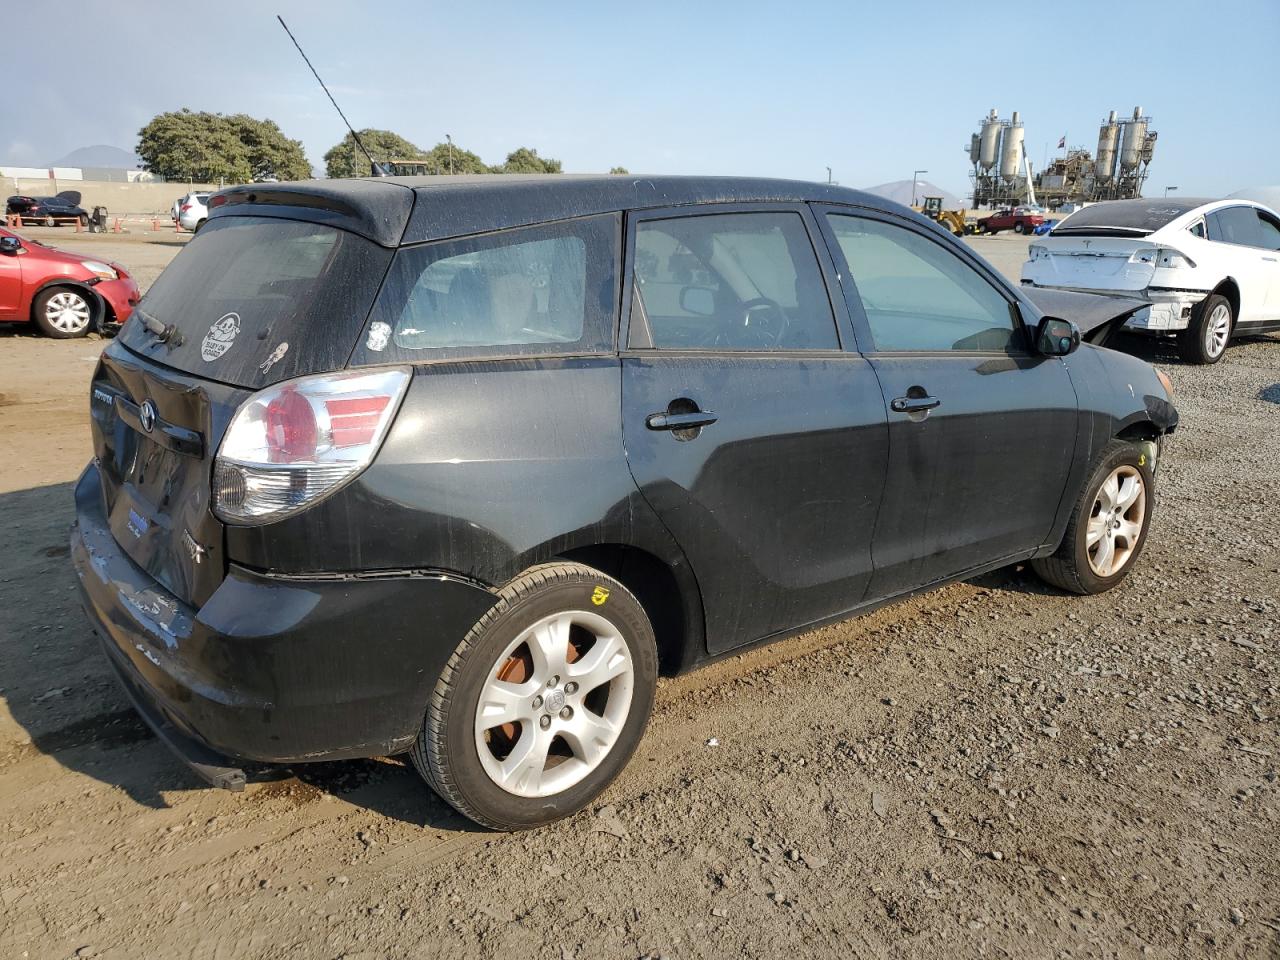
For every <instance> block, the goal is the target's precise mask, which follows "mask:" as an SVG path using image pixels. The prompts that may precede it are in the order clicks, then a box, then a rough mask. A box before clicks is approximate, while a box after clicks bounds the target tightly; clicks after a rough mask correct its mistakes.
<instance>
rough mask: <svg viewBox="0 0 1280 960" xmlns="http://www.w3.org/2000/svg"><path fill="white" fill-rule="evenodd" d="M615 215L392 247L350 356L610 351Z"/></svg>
mask: <svg viewBox="0 0 1280 960" xmlns="http://www.w3.org/2000/svg"><path fill="white" fill-rule="evenodd" d="M620 226H621V221H620V219H619V218H618V217H617V216H616V215H614V214H608V215H605V216H597V217H584V218H581V219H577V220H564V221H560V222H558V223H550V224H541V225H539V226H534V227H522V228H519V229H513V230H503V231H500V232H497V233H490V234H485V235H483V236H478V237H467V238H464V239H461V240H446V241H440V242H436V243H428V244H423V245H420V246H415V247H406V248H404V249H402V250H400V251H399V252H398V253H397V254H396V257H395V261H394V262H393V263H392V265H391V270H390V272H389V273H388V275H387V282H386V283H385V284H384V286H383V288H382V292H381V293H380V294H379V295H378V301H377V303H376V304H375V305H374V308H373V312H372V313H371V314H370V316H369V323H368V326H367V327H366V329H365V332H364V335H363V336H361V337H360V342H359V343H358V344H357V346H356V351H355V354H354V355H353V356H352V362H353V363H356V364H361V363H366V364H367V363H387V362H397V361H406V360H408V361H415V360H433V359H457V358H468V359H470V358H477V357H491V356H539V355H550V354H582V353H599V352H604V351H609V350H612V348H613V330H614V324H613V319H614V314H615V307H616V304H617V302H618V292H617V289H618V280H617V262H618V241H619V235H620Z"/></svg>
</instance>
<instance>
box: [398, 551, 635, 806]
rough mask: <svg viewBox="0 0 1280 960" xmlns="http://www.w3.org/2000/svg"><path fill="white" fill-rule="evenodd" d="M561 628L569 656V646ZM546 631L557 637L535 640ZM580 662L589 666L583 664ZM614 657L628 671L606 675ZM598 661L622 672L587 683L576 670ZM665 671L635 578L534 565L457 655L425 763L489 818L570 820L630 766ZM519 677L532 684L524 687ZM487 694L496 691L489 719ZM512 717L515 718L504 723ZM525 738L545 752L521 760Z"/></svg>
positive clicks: (419, 758)
mask: <svg viewBox="0 0 1280 960" xmlns="http://www.w3.org/2000/svg"><path fill="white" fill-rule="evenodd" d="M561 634H563V636H564V638H565V640H564V643H565V647H564V649H565V650H566V651H567V656H565V655H560V654H558V653H557V649H558V648H559V644H558V642H557V641H559V639H560V636H561ZM539 636H541V637H542V639H543V642H544V643H546V644H547V646H545V647H543V646H541V645H536V646H535V644H537V638H538V637H539ZM601 643H607V644H608V646H606V647H603V648H601V652H600V654H598V655H597V656H602V657H606V658H607V659H606V664H605V665H599V667H600V669H598V670H591V668H592V667H593V666H595V664H594V661H593V659H592V658H593V651H594V650H595V649H596V648H595V646H594V645H591V644H601ZM584 648H585V649H584ZM619 657H624V658H627V659H628V660H629V662H624V661H623V660H619V659H618V658H619ZM575 663H577V664H581V665H583V666H580V667H579V668H578V672H575V667H574V664H575ZM606 665H607V666H608V667H609V669H610V670H617V671H619V672H618V673H617V674H616V675H611V674H608V673H606V671H605V670H604V667H605V666H606ZM587 670H591V672H593V673H595V674H596V675H597V676H606V675H609V676H610V677H611V678H610V679H608V680H606V681H605V682H603V683H601V684H599V685H597V686H595V687H594V688H592V689H587V688H586V686H587V684H586V682H585V681H584V682H582V683H581V685H580V686H579V684H578V683H577V682H576V681H575V680H574V678H575V677H585V676H587V675H588V673H587V672H586V671H587ZM628 671H629V673H628ZM657 679H658V654H657V646H656V644H655V642H654V636H653V628H652V626H651V625H650V623H649V618H648V616H647V615H646V614H645V612H644V608H643V607H642V606H641V605H640V602H639V601H638V600H636V598H635V597H634V596H633V595H632V594H631V592H630V591H629V590H627V588H626V587H624V586H623V585H622V584H621V583H619V582H618V581H617V580H614V579H613V578H612V577H609V576H606V575H605V574H603V573H600V572H599V571H597V570H594V569H592V568H591V567H587V566H583V565H582V564H577V563H548V564H542V565H540V566H536V567H531V568H530V569H529V570H527V571H525V572H524V573H523V574H521V575H520V576H519V577H517V578H516V579H515V580H513V581H512V582H511V583H509V584H507V585H506V586H505V587H504V588H503V589H502V590H501V591H500V592H499V593H498V601H497V603H495V604H494V606H493V607H492V608H491V609H490V610H489V612H488V613H486V614H485V615H484V616H483V617H481V618H480V620H479V621H478V622H477V623H476V625H475V626H474V627H472V628H471V630H470V631H469V632H468V633H467V635H466V637H465V638H463V640H462V642H461V643H460V644H458V647H457V649H456V650H454V652H453V654H452V656H450V658H449V661H448V663H447V664H446V665H445V668H444V670H443V671H442V672H441V675H440V678H439V680H438V681H437V682H436V686H435V689H434V690H433V691H432V694H431V699H430V702H429V703H428V705H427V711H426V717H425V718H424V720H423V724H422V729H421V731H420V732H419V734H418V738H417V741H416V742H415V743H414V746H413V750H412V754H411V756H412V759H413V765H414V766H415V767H416V768H417V770H418V773H420V774H421V775H422V777H423V779H425V780H426V781H427V783H428V784H429V785H430V786H431V788H432V789H433V790H434V791H435V792H436V793H437V794H439V795H440V797H441V798H442V799H444V800H445V801H446V802H447V803H449V804H450V805H451V806H453V807H454V809H456V810H457V811H458V812H459V813H461V814H463V815H464V816H466V817H469V818H470V819H472V820H474V821H475V822H476V823H478V824H480V825H482V826H485V827H489V828H490V829H493V830H525V829H528V828H530V827H537V826H541V825H543V824H546V823H550V822H552V821H553V820H559V819H561V818H562V817H567V816H569V815H570V814H572V813H574V812H576V811H578V810H580V809H581V808H582V807H584V806H586V805H587V804H588V803H590V802H591V801H592V800H594V799H595V798H596V797H597V796H599V795H600V793H601V792H602V791H603V790H604V789H605V788H606V787H607V786H608V785H609V784H610V783H611V782H612V781H613V779H614V777H616V776H617V775H618V773H619V772H620V771H621V770H622V768H623V767H624V766H626V764H627V761H628V760H629V759H630V758H631V755H632V753H634V752H635V748H636V746H637V744H639V742H640V738H641V736H642V735H643V734H644V729H645V726H646V725H647V724H648V722H649V714H650V713H651V712H652V710H653V695H654V689H655V688H656V686H657ZM516 687H524V688H525V689H524V690H523V691H521V692H519V693H513V691H514V689H515V688H516ZM574 687H578V689H576V690H575V689H574ZM600 691H604V693H603V695H602V694H601V693H600ZM482 694H485V695H487V696H489V697H491V698H492V699H490V700H489V701H488V707H489V708H490V710H491V711H492V715H491V716H489V717H487V718H486V719H484V720H481V719H480V715H479V711H480V709H481V705H482V703H483V700H482ZM564 711H569V712H570V714H569V715H566V713H565V712H564ZM502 716H507V717H511V718H513V719H512V720H510V721H508V722H506V723H505V724H502V723H501V722H500V721H499V720H498V718H500V717H502ZM521 718H527V719H521ZM495 721H498V722H495ZM610 721H612V722H611V723H610ZM491 724H492V725H491ZM587 731H591V732H592V734H594V736H591V737H588V736H586V735H585V734H586V732H587ZM596 736H598V737H601V738H603V739H605V740H608V743H607V744H604V743H601V742H598V741H597V740H596V739H595V738H594V737H596ZM526 737H531V738H532V739H526ZM522 744H529V745H530V746H531V748H532V749H533V751H534V753H533V759H531V760H530V761H529V762H526V763H520V762H519V759H520V758H521V757H522V756H524V753H522ZM548 746H549V747H551V748H552V749H551V752H550V753H548V752H547V748H548ZM539 748H541V754H540V755H541V757H542V760H541V764H540V763H539V761H538V759H537V758H538V756H539V753H538V749H539ZM593 752H595V753H596V755H595V756H590V754H591V753H593ZM566 754H567V756H566ZM504 784H505V785H504Z"/></svg>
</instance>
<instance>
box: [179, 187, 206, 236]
mask: <svg viewBox="0 0 1280 960" xmlns="http://www.w3.org/2000/svg"><path fill="white" fill-rule="evenodd" d="M209 196H210V195H209V194H208V193H188V194H187V195H186V196H185V197H183V198H182V199H181V200H180V201H179V202H178V223H179V224H181V225H182V229H183V230H190V231H191V232H192V233H194V232H195V231H197V230H199V229H200V228H201V227H202V226H203V225H204V222H205V221H206V220H208V219H209Z"/></svg>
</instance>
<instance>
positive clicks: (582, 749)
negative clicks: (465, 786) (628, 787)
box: [475, 610, 635, 797]
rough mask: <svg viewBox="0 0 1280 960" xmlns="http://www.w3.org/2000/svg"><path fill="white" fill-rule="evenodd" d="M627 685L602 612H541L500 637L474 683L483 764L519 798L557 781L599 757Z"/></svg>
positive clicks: (578, 776)
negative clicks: (506, 638) (504, 639)
mask: <svg viewBox="0 0 1280 960" xmlns="http://www.w3.org/2000/svg"><path fill="white" fill-rule="evenodd" d="M634 687H635V667H634V664H633V663H632V659H631V650H630V648H629V647H628V646H627V642H626V640H624V639H623V637H622V634H621V632H619V630H618V628H617V627H615V626H614V625H613V624H612V623H611V622H610V621H608V620H606V619H605V618H604V617H602V616H600V615H598V614H594V613H591V612H589V611H586V610H570V611H565V612H562V613H556V614H552V615H551V616H548V617H544V618H543V619H541V620H539V621H538V622H537V623H535V624H533V625H532V626H530V627H528V628H527V629H525V630H524V631H522V632H521V633H520V635H519V636H518V637H516V639H515V640H514V641H512V642H511V644H509V645H508V646H507V648H506V650H505V651H504V652H503V654H502V656H500V657H498V659H497V662H496V663H495V664H494V667H493V669H492V670H491V671H490V673H489V676H488V678H487V679H486V681H485V685H484V687H483V688H482V689H481V691H480V698H479V701H478V702H477V704H476V717H475V742H476V750H477V751H478V753H479V755H480V763H481V765H482V766H483V767H484V771H485V773H486V774H488V776H489V778H490V779H491V780H492V781H493V782H494V783H495V784H496V785H497V786H499V787H501V788H502V789H503V790H505V791H507V792H508V793H512V794H515V795H516V796H520V797H546V796H551V795H553V794H557V793H560V792H562V791H564V790H567V789H568V788H570V787H572V786H573V785H574V784H576V783H578V782H580V781H581V780H582V779H583V778H584V777H586V776H588V775H589V774H590V773H591V772H592V771H593V770H595V769H596V768H597V767H599V766H600V764H601V762H602V761H603V760H604V759H605V757H606V756H608V754H609V751H610V750H611V749H612V748H613V746H614V744H615V743H616V742H617V740H618V737H619V736H620V735H621V733H622V730H623V726H624V725H625V724H626V720H627V715H628V713H629V712H630V709H631V697H632V692H633V690H634Z"/></svg>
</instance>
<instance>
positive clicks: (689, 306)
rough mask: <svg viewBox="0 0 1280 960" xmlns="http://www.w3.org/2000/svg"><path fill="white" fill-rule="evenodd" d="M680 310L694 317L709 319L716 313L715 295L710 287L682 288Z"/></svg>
mask: <svg viewBox="0 0 1280 960" xmlns="http://www.w3.org/2000/svg"><path fill="white" fill-rule="evenodd" d="M680 309H681V310H683V311H684V312H685V313H692V314H693V315H694V316H695V317H711V316H715V312H716V294H715V291H714V290H712V289H711V288H710V287H682V288H681V289H680Z"/></svg>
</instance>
